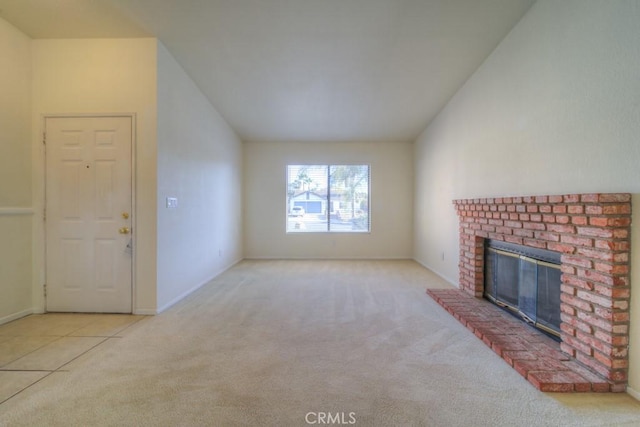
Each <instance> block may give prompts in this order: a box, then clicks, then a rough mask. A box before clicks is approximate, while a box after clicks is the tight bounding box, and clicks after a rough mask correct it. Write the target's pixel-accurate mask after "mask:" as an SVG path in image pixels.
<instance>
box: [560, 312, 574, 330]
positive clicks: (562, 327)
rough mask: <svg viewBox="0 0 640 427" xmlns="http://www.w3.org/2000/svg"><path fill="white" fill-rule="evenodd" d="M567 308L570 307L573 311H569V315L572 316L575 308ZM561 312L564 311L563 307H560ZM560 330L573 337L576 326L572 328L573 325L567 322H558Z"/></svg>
mask: <svg viewBox="0 0 640 427" xmlns="http://www.w3.org/2000/svg"><path fill="white" fill-rule="evenodd" d="M569 309H571V310H572V311H573V313H569V315H570V316H574V315H575V309H573V308H571V307H569ZM561 310H562V312H563V313H565V310H564V308H562V309H561ZM560 330H561V331H562V332H564V333H565V334H567V335H569V336H572V337H575V336H576V328H574V327H573V326H571V325H569V324H568V323H565V322H562V323H560Z"/></svg>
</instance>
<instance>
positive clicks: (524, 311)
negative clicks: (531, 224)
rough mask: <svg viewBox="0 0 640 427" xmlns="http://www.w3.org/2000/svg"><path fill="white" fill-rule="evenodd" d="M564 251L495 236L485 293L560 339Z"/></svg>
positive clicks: (489, 249)
mask: <svg viewBox="0 0 640 427" xmlns="http://www.w3.org/2000/svg"><path fill="white" fill-rule="evenodd" d="M560 265H561V261H560V254H559V253H557V252H553V251H548V250H544V249H538V248H531V247H527V246H523V245H517V244H512V243H507V242H502V241H495V240H491V239H487V240H486V246H485V275H484V276H485V286H484V296H485V298H487V299H488V300H490V301H492V302H493V303H495V304H497V305H498V306H500V307H502V308H505V309H507V310H508V311H509V312H511V313H512V314H514V315H516V316H518V317H520V318H522V319H523V320H524V321H525V322H527V323H529V324H531V325H532V326H534V327H536V328H538V329H540V330H542V331H543V332H545V333H547V334H549V335H551V336H552V337H553V338H555V339H556V340H558V341H559V340H560V321H561V320H560V285H561V278H560V276H561V271H560Z"/></svg>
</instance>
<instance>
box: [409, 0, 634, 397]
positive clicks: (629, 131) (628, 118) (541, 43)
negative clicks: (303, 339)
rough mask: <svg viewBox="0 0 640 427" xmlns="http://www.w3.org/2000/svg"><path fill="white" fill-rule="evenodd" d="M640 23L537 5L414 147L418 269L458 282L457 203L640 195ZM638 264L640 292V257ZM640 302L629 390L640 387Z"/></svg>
mask: <svg viewBox="0 0 640 427" xmlns="http://www.w3.org/2000/svg"><path fill="white" fill-rule="evenodd" d="M639 22H640V3H639V2H637V1H624V0H616V1H600V0H563V1H547V0H538V1H537V3H536V4H534V5H533V7H532V8H531V9H530V11H529V12H528V13H527V14H526V15H525V16H524V18H523V19H522V20H521V21H520V23H519V24H518V25H517V26H516V27H515V28H514V29H513V30H512V31H511V33H510V34H509V35H508V36H507V37H506V38H505V39H504V40H503V41H502V43H501V44H500V45H499V46H498V47H497V48H496V50H495V51H494V52H493V53H492V55H491V56H490V57H489V58H488V59H487V60H486V61H485V63H484V64H483V65H482V66H481V67H480V68H479V69H478V70H477V71H476V73H475V74H474V75H473V76H472V77H471V78H470V79H469V80H468V81H467V83H466V84H465V86H464V87H463V88H462V89H461V90H460V91H459V92H458V93H457V94H456V95H455V96H454V97H453V98H452V100H451V101H450V102H449V104H448V105H447V107H446V108H445V109H444V110H443V111H442V112H441V113H440V114H439V116H438V117H437V118H436V119H435V120H434V121H433V122H432V123H431V124H430V125H429V127H428V128H427V129H426V131H425V132H424V133H423V135H422V136H421V137H420V138H419V139H418V141H417V142H416V143H415V170H416V184H415V207H416V209H415V246H414V251H415V252H414V253H415V258H416V259H417V260H418V261H419V262H421V263H423V264H424V265H426V266H427V267H429V268H431V269H433V270H434V271H436V272H437V273H439V274H441V275H442V276H444V277H445V278H447V279H448V280H449V281H451V282H453V283H457V278H458V266H457V263H458V256H457V253H458V223H457V218H456V215H455V211H454V209H453V206H452V205H451V201H452V200H453V199H459V198H475V197H490V196H503V195H536V194H564V193H583V192H584V193H591V192H631V193H640V167H638V165H639V164H640V143H639V139H638V136H639V135H640V102H639V100H640V78H638V70H640V49H639V48H638V46H640V25H638V23H639ZM637 199H638V198H637V197H635V198H634V202H635V201H636V200H637ZM636 210H637V205H636ZM636 217H637V215H636ZM636 220H638V219H637V218H636ZM639 238H640V236H638V233H634V237H633V242H632V247H634V248H640V239H639ZM443 253H444V260H443V259H442V254H443ZM632 259H633V265H632V289H635V290H637V289H640V250H634V252H633V253H632ZM635 293H637V292H635V291H634V292H632V294H633V295H634V299H633V302H632V312H631V314H632V322H631V323H632V326H631V334H632V337H631V340H632V341H631V345H632V347H631V352H630V361H631V369H630V376H631V378H630V381H629V384H630V387H631V388H632V389H633V390H640V327H638V326H636V325H639V324H640V323H639V322H640V313H639V311H640V298H638V297H636V296H635ZM633 390H631V393H634V391H633ZM634 395H636V397H638V396H640V395H638V394H637V393H635V394H634Z"/></svg>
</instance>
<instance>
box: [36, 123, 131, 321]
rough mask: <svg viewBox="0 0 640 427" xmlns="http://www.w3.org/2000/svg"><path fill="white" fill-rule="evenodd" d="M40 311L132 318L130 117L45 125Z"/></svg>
mask: <svg viewBox="0 0 640 427" xmlns="http://www.w3.org/2000/svg"><path fill="white" fill-rule="evenodd" d="M45 132H46V143H45V151H46V186H45V187H46V285H47V296H46V301H47V311H70V312H96V313H131V311H132V305H131V294H132V292H131V290H132V275H131V271H132V251H131V248H132V244H133V242H132V241H131V239H132V235H131V224H132V217H131V206H132V204H131V203H132V202H131V189H132V180H131V147H132V118H131V117H51V118H47V119H46V123H45Z"/></svg>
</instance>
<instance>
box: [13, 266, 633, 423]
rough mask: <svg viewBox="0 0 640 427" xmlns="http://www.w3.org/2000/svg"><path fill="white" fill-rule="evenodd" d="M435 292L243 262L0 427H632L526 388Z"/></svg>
mask: <svg viewBox="0 0 640 427" xmlns="http://www.w3.org/2000/svg"><path fill="white" fill-rule="evenodd" d="M447 286H448V285H447V284H446V283H444V282H443V281H442V280H441V279H439V278H438V277H437V276H435V275H433V274H432V273H430V272H429V271H427V270H425V269H424V268H422V267H421V266H419V265H418V264H416V263H414V262H412V261H243V262H241V263H240V264H238V265H236V266H235V267H234V268H232V269H231V270H229V271H227V272H226V273H224V274H222V275H221V276H219V277H218V278H217V279H215V280H214V281H212V282H211V283H210V284H208V285H206V286H205V287H203V288H202V289H200V290H199V291H197V292H195V293H194V294H192V295H191V296H190V297H188V298H187V299H186V300H185V301H183V302H181V303H180V304H178V305H176V306H174V307H173V308H171V309H170V310H168V311H166V312H164V313H162V314H160V315H158V316H155V317H149V318H145V319H144V320H142V321H140V322H138V323H137V324H135V325H134V326H133V327H131V328H130V329H131V330H130V331H128V332H127V333H126V334H124V336H123V337H122V338H117V339H110V340H109V341H107V342H105V343H103V344H101V346H100V347H99V348H96V349H95V350H92V351H90V352H88V353H87V354H85V355H84V356H82V357H80V358H79V359H76V360H75V361H73V362H72V363H71V364H69V365H67V366H65V368H64V370H65V371H64V372H56V373H54V374H51V375H49V376H48V377H46V378H45V379H44V380H42V381H41V382H39V383H37V384H36V385H34V386H31V387H30V388H28V389H27V390H25V391H24V392H22V393H20V394H18V395H17V396H15V397H13V398H12V399H10V400H9V401H7V402H6V403H5V404H2V405H0V425H3V426H4V425H8V426H48V425H56V426H57V425H60V426H67V425H73V426H77V425H83V426H96V425H98V426H121V425H123V426H126V425H136V426H145V425H148V426H227V425H228V426H236V425H244V426H304V425H308V424H307V421H309V422H315V423H316V424H314V425H321V424H320V423H318V415H317V414H318V413H330V414H331V416H332V417H335V414H344V415H342V416H341V418H340V421H345V422H350V421H354V420H355V425H359V426H581V427H582V426H625V425H626V426H636V425H640V404H638V402H637V401H635V400H634V399H632V398H631V397H629V396H628V395H626V394H573V395H559V394H545V393H541V392H539V391H537V390H536V389H535V388H534V387H533V386H531V385H530V384H529V383H528V382H527V381H526V380H524V379H523V378H522V377H521V376H520V375H519V374H518V373H517V372H515V371H514V370H512V369H511V368H510V367H509V366H508V365H507V364H506V363H505V362H504V361H503V360H502V359H500V358H499V357H498V356H497V355H496V354H494V353H493V352H492V351H491V350H490V349H489V348H487V347H486V346H485V345H484V344H483V343H482V342H481V341H480V340H478V339H477V338H476V337H475V336H473V335H472V334H471V333H470V332H469V331H468V330H466V329H465V328H464V327H463V326H462V325H461V324H459V323H458V322H457V321H456V320H455V319H453V318H452V317H451V316H449V315H448V314H447V313H446V312H445V311H444V310H443V309H442V308H440V307H439V306H438V305H437V304H436V303H435V302H434V301H433V300H432V299H431V298H429V297H428V296H426V295H425V288H427V287H447ZM104 346H106V347H104ZM310 413H312V414H311V415H308V414H310ZM305 418H306V420H305ZM324 420H328V419H327V418H324ZM332 420H333V421H335V420H336V418H333V419H332ZM334 425H336V424H334Z"/></svg>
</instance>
